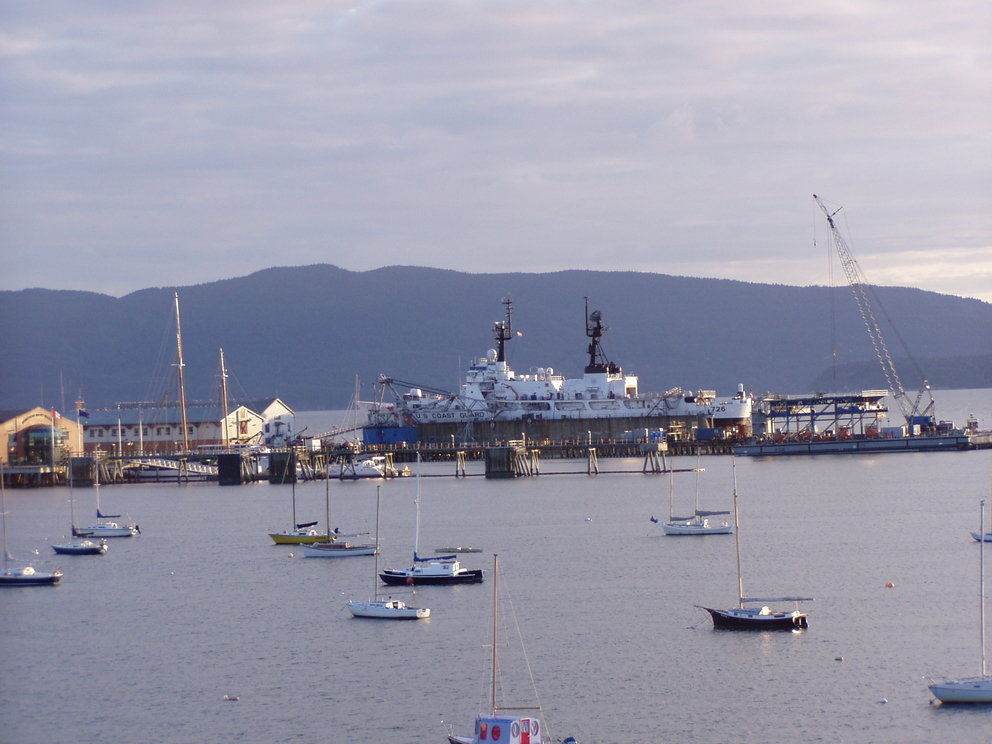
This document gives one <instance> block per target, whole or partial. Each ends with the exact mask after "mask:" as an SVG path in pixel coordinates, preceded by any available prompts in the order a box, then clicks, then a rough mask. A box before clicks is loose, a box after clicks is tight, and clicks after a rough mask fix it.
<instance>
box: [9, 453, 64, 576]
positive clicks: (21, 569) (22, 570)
mask: <svg viewBox="0 0 992 744" xmlns="http://www.w3.org/2000/svg"><path fill="white" fill-rule="evenodd" d="M3 477H4V476H3V463H2V462H0V522H2V528H0V531H2V532H3V568H2V569H0V586H37V585H38V584H56V583H58V581H59V579H61V578H62V572H61V571H59V570H58V569H55V570H54V571H38V570H37V569H36V568H35V567H34V566H11V565H9V563H10V560H11V558H10V553H8V552H7V496H6V488H5V484H4V480H3Z"/></svg>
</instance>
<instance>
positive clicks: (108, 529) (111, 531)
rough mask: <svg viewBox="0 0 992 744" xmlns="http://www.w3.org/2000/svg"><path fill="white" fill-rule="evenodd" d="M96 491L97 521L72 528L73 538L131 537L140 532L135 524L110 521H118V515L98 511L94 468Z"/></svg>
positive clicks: (97, 484) (97, 475) (98, 472)
mask: <svg viewBox="0 0 992 744" xmlns="http://www.w3.org/2000/svg"><path fill="white" fill-rule="evenodd" d="M93 487H94V488H95V489H96V518H97V519H98V520H99V521H98V522H96V523H95V524H91V525H88V526H86V527H76V525H73V526H72V536H73V537H100V538H104V537H132V536H134V535H137V534H138V533H139V532H141V528H140V527H139V526H138V525H136V524H121V523H120V522H114V521H112V520H114V519H119V518H120V516H121V515H120V514H104V513H103V512H101V511H100V468H99V466H97V468H96V479H95V481H94V483H93Z"/></svg>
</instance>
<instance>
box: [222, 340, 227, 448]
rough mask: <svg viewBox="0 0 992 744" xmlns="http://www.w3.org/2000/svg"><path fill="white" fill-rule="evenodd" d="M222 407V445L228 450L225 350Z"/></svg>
mask: <svg viewBox="0 0 992 744" xmlns="http://www.w3.org/2000/svg"><path fill="white" fill-rule="evenodd" d="M220 405H221V416H222V417H223V418H221V420H220V430H221V443H222V444H223V445H224V448H225V449H226V448H227V443H228V436H227V413H228V411H227V367H226V366H225V365H224V350H223V349H221V350H220Z"/></svg>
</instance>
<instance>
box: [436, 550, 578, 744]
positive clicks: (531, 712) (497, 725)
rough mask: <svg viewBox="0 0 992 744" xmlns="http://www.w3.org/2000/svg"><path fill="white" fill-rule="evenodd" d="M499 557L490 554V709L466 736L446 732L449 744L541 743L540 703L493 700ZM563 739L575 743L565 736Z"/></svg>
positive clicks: (496, 675) (497, 676)
mask: <svg viewBox="0 0 992 744" xmlns="http://www.w3.org/2000/svg"><path fill="white" fill-rule="evenodd" d="M498 577H499V556H498V555H494V556H493V615H492V621H493V622H492V642H491V646H490V649H491V650H490V676H489V709H488V710H487V711H486V712H485V713H480V714H479V715H477V716H476V717H475V731H474V733H472V734H471V735H468V736H459V735H456V734H453V733H452V732H451V731H449V732H448V744H482V743H483V742H486V744H489V742H492V743H493V744H541V742H542V741H543V739H542V736H543V733H544V731H543V729H544V726H543V725H542V722H541V719H540V717H539V716H538V714H539V713H540V711H541V706H540V705H531V706H505V705H499V704H498V702H497V700H496V688H497V686H498V684H497V683H498V682H499V681H500V667H499V653H498V649H499V646H500V644H499V638H498V636H499V580H498ZM564 741H566V742H573V744H574V742H575V739H573V738H572V737H568V738H567V739H565V740H564Z"/></svg>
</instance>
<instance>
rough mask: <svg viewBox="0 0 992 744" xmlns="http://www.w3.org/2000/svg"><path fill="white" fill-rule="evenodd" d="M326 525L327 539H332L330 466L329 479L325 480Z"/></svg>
mask: <svg viewBox="0 0 992 744" xmlns="http://www.w3.org/2000/svg"><path fill="white" fill-rule="evenodd" d="M324 524H325V525H326V528H327V539H328V540H329V539H330V538H331V473H330V465H328V473H327V477H326V478H324Z"/></svg>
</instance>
